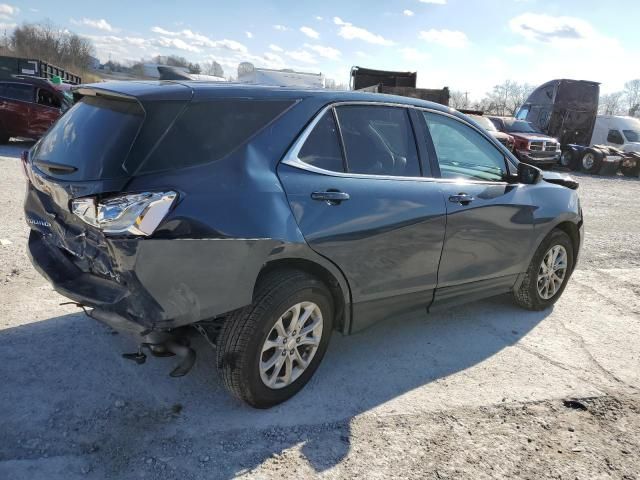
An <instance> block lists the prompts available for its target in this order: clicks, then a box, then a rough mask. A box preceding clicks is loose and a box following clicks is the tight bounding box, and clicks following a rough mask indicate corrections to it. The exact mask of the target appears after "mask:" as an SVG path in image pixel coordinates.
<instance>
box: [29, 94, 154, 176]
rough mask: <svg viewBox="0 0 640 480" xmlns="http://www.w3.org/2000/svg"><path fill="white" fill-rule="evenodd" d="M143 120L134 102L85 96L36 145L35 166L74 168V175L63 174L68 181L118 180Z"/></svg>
mask: <svg viewBox="0 0 640 480" xmlns="http://www.w3.org/2000/svg"><path fill="white" fill-rule="evenodd" d="M143 120H144V111H143V110H142V108H141V107H140V105H139V104H138V103H137V102H134V101H123V100H113V99H107V98H104V97H91V96H88V97H84V98H83V99H82V100H81V101H80V102H78V103H76V104H75V105H74V106H73V107H72V108H71V109H70V110H69V111H68V112H67V113H66V114H65V115H63V116H62V117H61V118H60V119H59V120H58V121H57V122H56V123H55V124H54V126H53V127H52V128H51V130H49V132H48V133H47V134H46V135H45V136H44V137H43V138H42V139H41V140H40V142H38V143H37V144H36V147H35V149H34V151H33V155H32V158H33V159H34V162H35V163H36V164H37V163H38V161H43V162H49V163H54V164H60V165H65V166H70V167H75V168H76V169H77V170H76V171H75V172H74V173H72V174H62V176H63V177H64V178H65V179H69V180H74V179H83V180H95V179H107V178H116V177H120V176H122V175H123V174H124V171H123V169H122V164H123V162H124V160H125V159H126V158H127V155H128V153H129V150H130V149H131V145H132V144H133V142H134V140H135V138H136V135H137V133H138V130H139V129H140V126H141V125H142V122H143ZM47 173H51V172H47ZM52 176H57V175H55V174H52Z"/></svg>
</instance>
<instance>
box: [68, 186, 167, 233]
mask: <svg viewBox="0 0 640 480" xmlns="http://www.w3.org/2000/svg"><path fill="white" fill-rule="evenodd" d="M177 196H178V194H177V193H176V192H171V191H169V192H142V193H131V194H126V195H119V196H117V197H110V198H105V199H102V200H99V201H98V200H96V198H95V197H83V198H77V199H75V200H73V201H72V202H71V211H72V213H73V214H75V215H76V216H77V217H79V218H80V219H81V220H82V221H83V222H85V223H88V224H89V225H93V226H94V227H97V228H99V229H100V230H102V231H103V232H104V233H105V234H111V235H118V234H129V235H143V236H149V235H151V234H152V233H153V232H154V231H155V229H156V228H158V225H160V222H162V220H163V219H164V217H166V216H167V213H169V209H170V208H171V206H172V205H173V203H174V202H175V199H176V198H177Z"/></svg>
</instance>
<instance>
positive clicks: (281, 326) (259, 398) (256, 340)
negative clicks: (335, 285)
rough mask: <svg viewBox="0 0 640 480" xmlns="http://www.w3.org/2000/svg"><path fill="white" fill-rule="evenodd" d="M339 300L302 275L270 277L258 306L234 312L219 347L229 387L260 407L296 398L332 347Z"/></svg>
mask: <svg viewBox="0 0 640 480" xmlns="http://www.w3.org/2000/svg"><path fill="white" fill-rule="evenodd" d="M332 328H333V297H332V296H331V293H330V292H329V291H328V289H327V287H326V286H325V285H324V283H323V282H321V281H320V280H318V279H317V278H315V277H313V276H310V275H308V274H306V273H304V272H300V271H296V270H283V271H276V272H272V273H270V274H268V275H266V276H265V277H264V278H263V279H262V280H261V281H260V284H259V285H258V287H257V290H256V295H255V298H254V302H253V304H252V305H250V306H249V307H246V308H243V309H241V310H238V311H236V312H234V313H232V314H231V315H230V316H229V317H228V318H227V319H226V320H225V323H224V325H223V328H222V331H221V332H220V337H219V340H218V342H217V344H218V351H217V364H218V369H219V372H220V373H221V376H222V381H223V383H224V385H225V387H226V388H227V389H228V390H229V391H230V392H231V393H232V394H233V395H234V396H236V397H238V398H239V399H241V400H243V401H245V402H246V403H248V404H249V405H251V406H253V407H256V408H269V407H272V406H274V405H277V404H278V403H281V402H284V401H285V400H287V399H289V398H291V397H292V396H293V395H295V394H296V393H297V392H298V391H299V390H300V389H301V388H302V387H304V385H305V384H306V383H307V382H308V381H309V379H310V378H311V376H312V375H313V374H314V372H315V371H316V369H317V368H318V365H319V364H320V361H321V360H322V357H323V356H324V353H325V351H326V349H327V346H328V345H329V338H330V336H331V330H332Z"/></svg>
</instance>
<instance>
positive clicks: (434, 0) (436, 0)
mask: <svg viewBox="0 0 640 480" xmlns="http://www.w3.org/2000/svg"><path fill="white" fill-rule="evenodd" d="M420 3H432V4H434V5H446V4H447V0H420Z"/></svg>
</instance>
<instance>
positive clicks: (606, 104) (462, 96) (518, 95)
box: [449, 79, 640, 117]
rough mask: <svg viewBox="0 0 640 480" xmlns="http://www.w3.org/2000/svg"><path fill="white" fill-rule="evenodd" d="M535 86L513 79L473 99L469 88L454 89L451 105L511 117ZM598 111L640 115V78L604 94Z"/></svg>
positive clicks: (600, 112)
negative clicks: (621, 88)
mask: <svg viewBox="0 0 640 480" xmlns="http://www.w3.org/2000/svg"><path fill="white" fill-rule="evenodd" d="M534 89H535V86H533V85H530V84H528V83H518V82H514V81H512V80H506V81H505V82H503V83H501V84H499V85H495V86H494V87H493V89H492V90H491V91H490V92H489V93H487V94H486V95H485V96H484V97H483V98H482V99H480V100H475V101H472V100H471V99H469V96H468V92H462V91H459V90H453V91H451V97H450V99H449V106H450V107H453V108H455V109H457V110H461V109H462V110H478V111H481V112H484V113H486V114H490V115H500V116H506V117H510V116H513V115H515V114H516V112H517V111H518V108H520V106H521V105H522V104H523V103H524V102H525V101H526V100H527V97H528V96H529V94H531V92H532V91H533V90H534ZM598 113H599V114H601V115H629V116H632V117H640V79H637V80H630V81H628V82H626V83H625V84H624V88H623V90H621V91H619V92H614V93H605V94H601V95H600V99H599V102H598Z"/></svg>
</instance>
